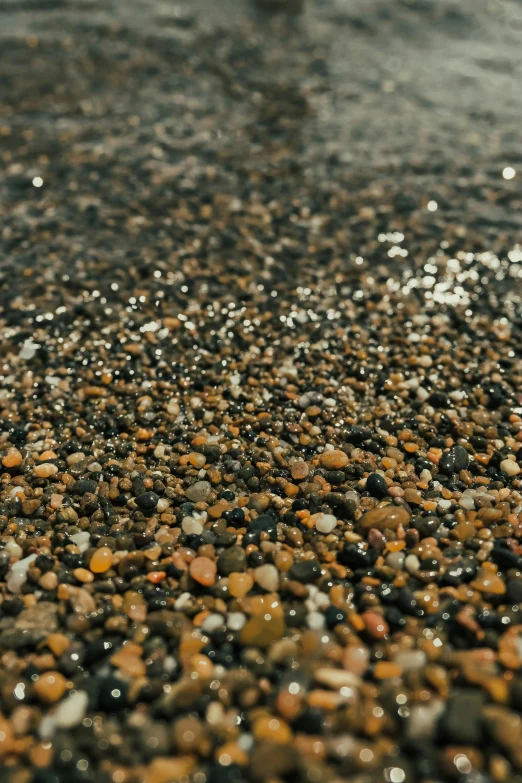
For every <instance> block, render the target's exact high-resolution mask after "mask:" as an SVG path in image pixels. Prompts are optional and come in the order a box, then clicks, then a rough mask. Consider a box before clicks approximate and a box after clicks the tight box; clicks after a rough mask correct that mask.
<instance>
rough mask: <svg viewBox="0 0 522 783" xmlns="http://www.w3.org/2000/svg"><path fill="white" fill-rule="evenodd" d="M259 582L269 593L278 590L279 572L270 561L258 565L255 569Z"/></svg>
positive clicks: (256, 578)
mask: <svg viewBox="0 0 522 783" xmlns="http://www.w3.org/2000/svg"><path fill="white" fill-rule="evenodd" d="M254 574H255V580H256V582H257V584H258V585H259V586H260V587H262V588H263V590H266V591H267V592H269V593H273V592H275V591H276V590H277V587H278V585H279V573H278V571H277V568H276V567H275V566H274V565H271V564H270V563H265V565H261V566H258V568H256V569H255V571H254Z"/></svg>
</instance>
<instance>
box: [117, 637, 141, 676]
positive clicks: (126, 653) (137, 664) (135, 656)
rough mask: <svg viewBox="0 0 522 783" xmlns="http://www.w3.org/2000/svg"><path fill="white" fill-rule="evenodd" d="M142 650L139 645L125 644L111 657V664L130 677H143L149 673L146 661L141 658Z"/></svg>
mask: <svg viewBox="0 0 522 783" xmlns="http://www.w3.org/2000/svg"><path fill="white" fill-rule="evenodd" d="M141 653H142V648H141V647H140V646H139V645H137V644H124V645H123V647H122V648H121V649H120V650H118V652H117V653H115V654H114V655H112V656H111V659H110V661H111V663H112V665H113V666H116V668H117V669H119V670H120V671H121V672H123V674H125V675H127V676H128V677H143V675H144V674H145V672H146V671H147V667H146V666H145V661H143V660H142V659H141V657H140V655H141Z"/></svg>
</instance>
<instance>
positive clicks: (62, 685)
mask: <svg viewBox="0 0 522 783" xmlns="http://www.w3.org/2000/svg"><path fill="white" fill-rule="evenodd" d="M66 690H67V680H66V679H65V677H64V676H63V674H60V672H43V674H41V675H40V676H39V677H38V679H37V680H36V682H35V684H34V692H35V695H36V696H37V697H38V698H39V699H40V700H41V701H45V702H48V703H51V704H52V703H53V702H55V701H58V700H59V699H61V698H62V696H63V694H64V693H65V691H66Z"/></svg>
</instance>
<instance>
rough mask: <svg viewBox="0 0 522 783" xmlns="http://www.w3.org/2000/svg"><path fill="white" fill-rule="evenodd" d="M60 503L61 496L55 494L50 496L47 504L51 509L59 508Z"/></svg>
mask: <svg viewBox="0 0 522 783" xmlns="http://www.w3.org/2000/svg"><path fill="white" fill-rule="evenodd" d="M62 503H63V496H62V495H57V494H53V495H51V500H50V502H49V505H50V506H51V508H60V506H61V505H62Z"/></svg>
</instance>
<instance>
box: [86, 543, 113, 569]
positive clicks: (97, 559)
mask: <svg viewBox="0 0 522 783" xmlns="http://www.w3.org/2000/svg"><path fill="white" fill-rule="evenodd" d="M111 565H112V552H111V550H110V549H109V547H108V546H102V547H100V548H99V549H97V550H96V552H95V553H94V554H93V556H92V557H91V562H90V563H89V568H90V569H91V571H92V572H93V574H103V573H104V572H105V571H108V570H109V568H110V567H111Z"/></svg>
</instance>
